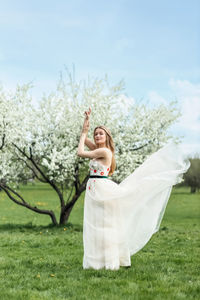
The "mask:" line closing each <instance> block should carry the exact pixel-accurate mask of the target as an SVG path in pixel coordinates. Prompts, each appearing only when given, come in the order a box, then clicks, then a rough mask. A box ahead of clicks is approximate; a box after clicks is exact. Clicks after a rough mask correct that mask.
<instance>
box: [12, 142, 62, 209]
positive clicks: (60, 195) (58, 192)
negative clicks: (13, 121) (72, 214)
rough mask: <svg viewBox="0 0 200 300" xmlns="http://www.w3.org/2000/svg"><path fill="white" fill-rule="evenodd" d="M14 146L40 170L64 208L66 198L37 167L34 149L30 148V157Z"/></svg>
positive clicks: (39, 169) (40, 171)
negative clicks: (33, 153)
mask: <svg viewBox="0 0 200 300" xmlns="http://www.w3.org/2000/svg"><path fill="white" fill-rule="evenodd" d="M13 145H14V146H15V147H16V148H17V149H18V150H19V152H20V153H22V154H23V155H24V156H25V157H26V158H27V159H29V160H30V161H31V162H32V164H33V165H34V167H35V168H36V169H37V170H38V172H39V173H40V174H41V175H42V177H43V178H44V179H45V180H46V182H47V183H49V184H50V185H51V186H52V188H53V189H54V190H55V191H56V193H57V194H58V197H59V199H60V205H61V207H64V205H65V202H64V198H63V195H62V193H61V192H60V190H59V188H58V187H57V186H56V184H55V183H54V181H53V180H50V179H49V178H48V177H47V176H46V175H45V174H44V172H43V171H42V170H41V168H40V167H39V166H38V165H37V163H36V162H35V160H34V159H33V155H32V149H31V147H30V148H29V151H30V157H29V156H28V155H27V154H26V152H25V151H23V150H21V149H20V148H19V147H18V146H17V145H15V144H14V143H13Z"/></svg>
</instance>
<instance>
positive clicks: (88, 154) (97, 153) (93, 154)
mask: <svg viewBox="0 0 200 300" xmlns="http://www.w3.org/2000/svg"><path fill="white" fill-rule="evenodd" d="M86 136H87V132H86V131H85V130H84V129H83V130H82V132H81V136H80V141H79V145H78V150H77V155H78V156H80V157H84V158H100V157H106V156H107V155H109V154H110V152H109V149H107V148H98V149H95V150H92V151H85V150H84V144H85V139H86Z"/></svg>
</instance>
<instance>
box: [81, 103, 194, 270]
mask: <svg viewBox="0 0 200 300" xmlns="http://www.w3.org/2000/svg"><path fill="white" fill-rule="evenodd" d="M90 114H91V109H89V111H86V112H85V115H86V116H85V120H84V124H83V130H82V133H81V137H80V142H79V146H78V151H77V154H78V156H80V157H85V158H91V160H90V178H89V180H88V182H87V186H86V194H85V203H84V224H83V244H84V257H83V268H84V269H88V268H93V269H101V268H106V269H111V270H117V269H119V267H120V266H126V267H129V266H130V265H131V260H130V256H131V255H133V254H135V253H136V252H138V251H139V250H140V249H141V248H143V247H144V245H145V244H146V243H147V242H148V241H149V239H150V238H151V236H152V235H153V234H154V233H155V232H157V231H158V229H159V226H160V223H161V220H162V218H163V214H164V211H165V208H166V205H167V202H168V199H169V197H170V193H171V189H172V186H173V185H175V184H177V183H178V182H180V181H181V179H182V175H183V173H184V172H186V171H187V169H188V168H189V166H190V162H189V160H186V159H184V158H183V156H182V155H181V152H180V151H179V150H178V146H176V145H175V144H174V143H170V144H168V145H166V146H164V147H163V148H161V149H160V150H158V151H157V152H155V153H153V154H152V155H151V156H149V157H148V158H147V159H146V160H145V162H144V163H143V164H142V165H140V166H139V167H138V168H137V169H136V170H135V171H134V172H133V173H132V174H130V175H129V176H128V177H126V178H125V179H124V180H123V181H122V182H121V183H120V184H117V183H115V182H113V181H112V180H110V179H108V176H109V175H112V174H113V172H114V170H115V158H114V143H113V139H112V136H111V134H110V131H109V130H108V129H107V128H106V127H105V126H98V127H96V128H95V129H94V143H93V142H92V141H91V140H89V139H88V138H87V133H88V130H89V117H90ZM84 144H86V146H87V147H88V148H89V149H90V150H91V151H85V150H84Z"/></svg>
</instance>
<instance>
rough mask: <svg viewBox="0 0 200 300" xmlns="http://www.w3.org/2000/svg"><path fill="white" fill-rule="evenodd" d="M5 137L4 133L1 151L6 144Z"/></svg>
mask: <svg viewBox="0 0 200 300" xmlns="http://www.w3.org/2000/svg"><path fill="white" fill-rule="evenodd" d="M5 137H6V135H5V133H4V134H3V136H2V143H1V146H0V150H2V149H3V146H4V144H5Z"/></svg>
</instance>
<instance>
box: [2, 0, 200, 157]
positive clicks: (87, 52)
mask: <svg viewBox="0 0 200 300" xmlns="http://www.w3.org/2000/svg"><path fill="white" fill-rule="evenodd" d="M0 36H1V39H0V40H1V43H0V82H1V83H2V84H3V85H4V86H5V87H6V88H8V89H9V88H12V89H13V88H14V87H15V86H16V84H17V83H20V84H21V83H27V82H30V81H33V84H34V85H35V87H34V88H33V90H32V94H33V96H34V97H36V98H40V97H41V96H42V94H43V92H46V93H48V92H49V91H51V90H52V89H54V88H55V87H56V83H57V81H58V78H59V72H60V71H63V70H64V66H65V65H66V66H67V67H68V68H69V69H70V68H71V69H72V65H73V64H75V69H76V78H77V79H78V80H79V79H84V78H85V79H86V78H87V76H88V75H90V76H95V77H96V76H97V77H103V76H104V75H105V73H107V74H108V78H109V81H110V82H111V83H116V82H118V81H119V80H121V79H122V78H123V79H124V80H125V84H126V89H125V91H124V92H125V94H126V95H127V96H129V97H132V98H134V99H141V98H143V99H148V100H149V101H150V103H152V104H155V105H157V104H159V103H162V102H163V103H167V102H168V101H169V100H172V99H174V98H177V99H178V101H179V104H180V106H181V109H182V113H183V117H182V118H181V120H180V122H179V124H176V125H174V126H173V128H172V130H173V132H174V133H180V134H182V135H185V138H184V140H183V141H184V143H185V149H186V152H188V153H192V152H196V151H197V150H199V152H200V1H198V0H190V1H188V0H187V1H186V0H159V1H158V0H140V1H139V0H137V1H136V0H132V1H131V0H121V1H120V0H115V1H113V0H110V1H109V0H107V1H106V0H101V1H96V0H93V1H92V0H73V1H72V0H71V1H68V0H65V1H64V0H57V1H52V0H49V1H47V0H43V1H38V0H35V1H22V0H18V1H17V0H16V1H15V0H13V1H11V0H7V1H2V0H0Z"/></svg>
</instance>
